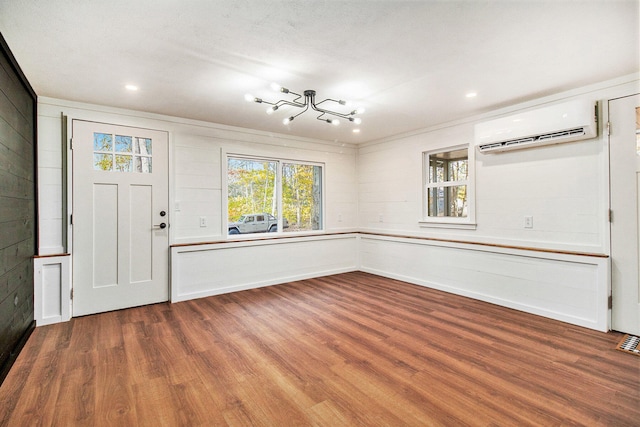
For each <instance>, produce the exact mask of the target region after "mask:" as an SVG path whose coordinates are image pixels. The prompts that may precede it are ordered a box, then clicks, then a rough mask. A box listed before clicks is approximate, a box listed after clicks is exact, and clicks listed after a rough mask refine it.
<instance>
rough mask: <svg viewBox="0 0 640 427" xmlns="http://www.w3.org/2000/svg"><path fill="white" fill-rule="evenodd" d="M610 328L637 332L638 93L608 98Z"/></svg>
mask: <svg viewBox="0 0 640 427" xmlns="http://www.w3.org/2000/svg"><path fill="white" fill-rule="evenodd" d="M609 123H610V136H609V147H610V148H609V150H610V162H611V165H610V170H611V210H612V221H611V267H612V268H611V286H612V297H613V301H612V312H611V316H612V318H611V322H612V328H613V329H614V330H616V331H620V332H626V333H630V334H634V335H640V260H639V256H640V254H639V251H638V243H639V242H640V236H639V235H638V233H639V232H640V226H639V223H638V221H639V219H640V205H639V203H638V202H639V201H640V133H639V132H640V131H639V130H638V129H640V95H634V96H629V97H625V98H620V99H615V100H611V101H609Z"/></svg>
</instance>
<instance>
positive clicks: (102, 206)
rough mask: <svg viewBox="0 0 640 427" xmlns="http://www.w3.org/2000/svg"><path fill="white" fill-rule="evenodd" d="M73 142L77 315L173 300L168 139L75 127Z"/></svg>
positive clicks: (145, 133)
mask: <svg viewBox="0 0 640 427" xmlns="http://www.w3.org/2000/svg"><path fill="white" fill-rule="evenodd" d="M72 135H73V137H72V149H73V224H72V227H73V254H72V256H73V315H74V316H81V315H86V314H92V313H99V312H103V311H110V310H117V309H121V308H126V307H135V306H139V305H145V304H152V303H156V302H161V301H167V300H168V298H169V285H168V269H169V266H168V252H169V238H168V226H169V217H168V209H167V207H168V136H167V133H166V132H161V131H153V130H147V129H138V128H130V127H123V126H115V125H109V124H103V123H94V122H86V121H81V120H73V134H72ZM163 224H164V225H163Z"/></svg>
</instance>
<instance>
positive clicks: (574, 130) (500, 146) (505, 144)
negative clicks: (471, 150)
mask: <svg viewBox="0 0 640 427" xmlns="http://www.w3.org/2000/svg"><path fill="white" fill-rule="evenodd" d="M596 136H597V122H596V110H595V105H594V103H593V102H590V101H584V100H581V101H572V102H568V103H565V104H559V105H553V106H550V107H546V108H542V109H539V110H534V111H527V112H525V113H521V114H517V115H514V116H510V117H504V118H501V119H497V120H492V121H490V122H485V123H479V124H477V125H476V146H477V147H478V150H479V151H480V152H482V153H490V152H496V153H497V152H501V151H508V150H516V149H521V148H529V147H537V146H544V145H549V144H559V143H561V142H570V141H578V140H581V139H588V138H594V137H596Z"/></svg>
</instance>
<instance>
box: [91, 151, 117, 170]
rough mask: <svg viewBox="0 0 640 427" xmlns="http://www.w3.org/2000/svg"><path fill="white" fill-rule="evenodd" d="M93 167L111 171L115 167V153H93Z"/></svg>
mask: <svg viewBox="0 0 640 427" xmlns="http://www.w3.org/2000/svg"><path fill="white" fill-rule="evenodd" d="M93 169H94V170H98V171H110V170H112V169H113V155H111V154H99V153H93Z"/></svg>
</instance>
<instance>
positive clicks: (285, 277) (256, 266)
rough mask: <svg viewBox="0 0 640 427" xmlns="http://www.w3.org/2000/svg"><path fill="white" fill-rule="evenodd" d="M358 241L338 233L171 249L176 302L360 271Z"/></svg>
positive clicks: (172, 277) (352, 234) (172, 286)
mask: <svg viewBox="0 0 640 427" xmlns="http://www.w3.org/2000/svg"><path fill="white" fill-rule="evenodd" d="M357 239H358V237H357V234H354V233H337V234H327V235H318V236H305V237H281V238H266V239H252V240H237V241H228V242H219V243H209V244H193V245H190V244H184V245H174V246H172V247H171V301H172V302H178V301H184V300H189V299H193V298H200V297H205V296H209V295H217V294H222V293H227V292H234V291H239V290H243V289H251V288H257V287H261V286H269V285H275V284H279V283H286V282H291V281H295V280H302V279H308V278H312V277H320V276H327V275H330V274H338V273H346V272H349V271H355V270H357V269H358V262H357V259H358V241H357Z"/></svg>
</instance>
